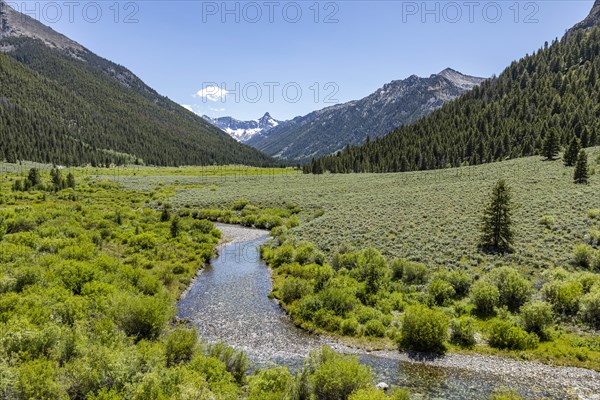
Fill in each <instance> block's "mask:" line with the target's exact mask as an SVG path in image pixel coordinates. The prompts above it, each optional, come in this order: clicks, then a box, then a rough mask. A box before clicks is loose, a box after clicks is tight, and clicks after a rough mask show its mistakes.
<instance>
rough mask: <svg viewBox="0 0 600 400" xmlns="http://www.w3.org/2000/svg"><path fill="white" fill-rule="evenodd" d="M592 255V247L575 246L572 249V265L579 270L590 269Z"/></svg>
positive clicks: (585, 245) (584, 245)
mask: <svg viewBox="0 0 600 400" xmlns="http://www.w3.org/2000/svg"><path fill="white" fill-rule="evenodd" d="M593 255H594V251H593V248H592V246H589V245H587V244H577V245H575V246H574V247H573V264H575V265H576V266H578V267H581V268H590V266H591V265H592V257H593Z"/></svg>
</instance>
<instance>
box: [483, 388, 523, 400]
mask: <svg viewBox="0 0 600 400" xmlns="http://www.w3.org/2000/svg"><path fill="white" fill-rule="evenodd" d="M489 400H521V396H519V394H518V393H517V392H515V391H514V390H511V389H500V390H494V392H493V393H492V395H491V396H490V398H489Z"/></svg>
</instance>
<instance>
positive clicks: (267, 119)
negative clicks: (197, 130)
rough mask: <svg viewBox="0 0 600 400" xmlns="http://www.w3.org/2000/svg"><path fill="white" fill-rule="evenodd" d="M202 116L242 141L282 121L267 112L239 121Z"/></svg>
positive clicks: (266, 130) (230, 118)
mask: <svg viewBox="0 0 600 400" xmlns="http://www.w3.org/2000/svg"><path fill="white" fill-rule="evenodd" d="M202 117H203V118H204V119H205V120H206V121H208V122H210V123H211V124H213V125H214V126H216V127H217V128H219V129H221V130H223V131H225V132H226V133H227V134H229V136H231V137H233V138H234V139H236V140H237V141H238V142H242V143H245V142H247V141H248V140H250V139H251V138H252V137H254V136H255V135H257V134H259V133H265V132H268V131H269V130H271V129H273V128H274V127H276V126H279V125H281V124H282V123H284V122H282V121H278V120H276V119H274V118H273V117H271V114H269V113H268V112H267V113H265V115H263V116H262V117H260V118H259V119H255V120H252V121H240V120H237V119H235V118H232V117H220V118H211V117H209V116H207V115H203V116H202Z"/></svg>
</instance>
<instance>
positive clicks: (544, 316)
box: [520, 301, 554, 337]
mask: <svg viewBox="0 0 600 400" xmlns="http://www.w3.org/2000/svg"><path fill="white" fill-rule="evenodd" d="M520 314H521V319H522V320H523V327H524V328H525V330H526V331H527V332H533V333H536V334H537V335H538V336H540V337H541V336H542V335H544V331H545V330H546V328H548V327H549V326H550V325H551V324H552V322H553V320H554V312H553V311H552V305H550V304H548V303H546V302H545V301H536V302H532V303H527V304H525V305H524V306H523V307H521V311H520Z"/></svg>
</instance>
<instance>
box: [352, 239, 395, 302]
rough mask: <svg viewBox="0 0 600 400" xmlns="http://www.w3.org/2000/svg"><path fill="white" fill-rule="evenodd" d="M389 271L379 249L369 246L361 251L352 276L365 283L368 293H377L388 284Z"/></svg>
mask: <svg viewBox="0 0 600 400" xmlns="http://www.w3.org/2000/svg"><path fill="white" fill-rule="evenodd" d="M389 272H390V271H389V268H388V266H387V261H386V259H385V257H383V256H382V255H381V253H380V252H379V251H378V250H377V249H374V248H368V249H365V250H363V251H361V252H360V254H359V256H358V260H357V265H356V268H355V269H353V270H352V276H354V277H355V278H356V279H358V280H359V281H361V282H364V283H365V292H366V293H367V294H375V293H377V292H378V291H379V290H380V289H382V288H385V286H386V285H387V283H388V281H389Z"/></svg>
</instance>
